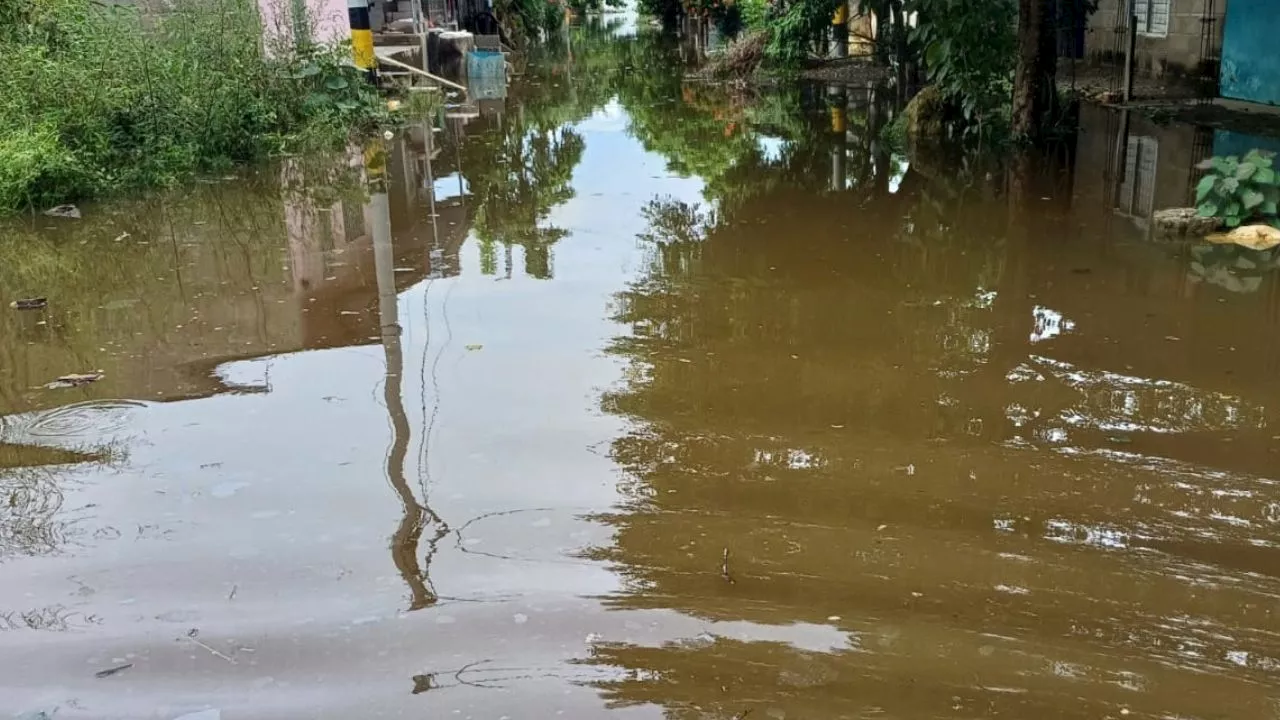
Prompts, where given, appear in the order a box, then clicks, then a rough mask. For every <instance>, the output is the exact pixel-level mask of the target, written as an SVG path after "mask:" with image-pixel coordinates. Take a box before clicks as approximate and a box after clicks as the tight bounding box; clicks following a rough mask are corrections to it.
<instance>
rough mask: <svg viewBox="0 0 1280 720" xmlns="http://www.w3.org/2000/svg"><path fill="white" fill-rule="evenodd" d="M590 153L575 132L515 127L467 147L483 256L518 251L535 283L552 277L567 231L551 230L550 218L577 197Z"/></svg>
mask: <svg viewBox="0 0 1280 720" xmlns="http://www.w3.org/2000/svg"><path fill="white" fill-rule="evenodd" d="M584 147H585V143H584V142H583V140H582V136H581V135H579V134H578V133H577V132H576V131H574V130H573V129H572V128H568V127H559V128H555V129H545V130H542V129H528V128H525V127H523V126H521V125H518V124H515V123H512V124H509V125H507V126H505V127H503V128H501V129H500V130H498V131H497V132H492V133H488V134H485V135H483V136H480V137H477V138H474V139H472V140H471V141H468V143H467V144H466V145H464V146H463V150H462V152H463V161H462V162H463V168H464V169H465V172H466V175H467V181H468V186H469V187H470V188H471V193H472V196H473V198H472V202H473V203H474V207H475V210H474V215H473V217H474V219H475V220H474V222H475V233H476V237H477V238H478V239H479V241H480V243H481V246H482V250H481V252H482V254H487V255H491V254H492V252H493V250H492V248H493V244H494V243H501V244H504V245H508V246H511V245H518V246H520V247H522V248H523V249H524V257H525V272H526V273H527V274H528V275H529V276H530V277H535V278H549V277H551V273H552V268H551V246H552V245H554V244H555V243H556V241H558V240H559V239H560V238H562V237H564V236H565V234H566V231H565V230H563V229H562V228H558V227H554V226H550V225H547V222H546V221H547V217H548V215H549V214H550V212H551V209H552V208H554V207H555V206H557V205H560V204H562V203H564V202H566V201H568V200H569V199H571V198H572V197H573V192H574V191H573V187H572V185H571V184H570V181H571V179H572V177H573V169H574V168H575V167H577V164H578V162H579V161H580V160H581V159H582V151H583V149H584Z"/></svg>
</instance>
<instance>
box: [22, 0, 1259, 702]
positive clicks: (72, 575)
mask: <svg viewBox="0 0 1280 720" xmlns="http://www.w3.org/2000/svg"><path fill="white" fill-rule="evenodd" d="M701 42H702V39H698V40H697V42H695V41H694V40H690V39H688V38H686V40H685V41H684V42H681V43H675V42H666V41H664V40H663V39H662V38H660V37H658V36H657V35H655V34H651V33H649V32H647V31H644V30H643V29H642V30H641V31H640V32H639V34H635V35H632V34H631V31H630V30H628V29H627V28H623V27H618V26H616V23H615V25H614V26H609V27H603V26H600V25H598V24H595V25H592V26H590V27H586V28H579V29H575V30H574V32H573V33H572V34H571V36H570V37H569V39H568V40H567V41H566V42H564V43H562V44H557V45H555V46H554V47H552V48H550V49H548V50H547V51H546V52H545V53H543V54H542V56H539V57H534V58H531V60H530V64H529V67H528V68H527V70H526V71H525V74H524V77H523V78H522V79H521V80H520V81H518V82H517V83H515V84H513V85H512V87H511V88H509V89H505V90H504V89H502V88H497V89H494V88H475V89H473V93H472V97H473V101H472V102H471V103H468V104H466V105H463V106H458V107H450V108H448V109H446V110H445V111H443V112H442V113H441V116H440V117H438V118H436V120H435V121H434V127H432V126H431V123H424V124H423V125H421V126H416V127H411V128H408V129H407V130H406V131H405V132H403V133H401V134H400V135H398V136H396V137H395V138H394V139H392V140H389V141H387V142H386V143H385V144H383V145H382V146H381V147H377V148H373V149H366V150H365V151H364V152H363V153H361V152H359V151H358V150H357V151H355V152H353V153H352V154H351V155H350V156H349V157H336V158H330V159H327V160H324V161H308V162H299V161H294V162H287V163H285V164H284V165H283V166H282V167H280V168H278V169H277V168H273V169H270V170H263V171H261V172H259V173H241V177H238V178H225V179H219V178H211V179H209V180H208V181H207V182H203V183H199V184H197V185H195V186H193V187H191V188H186V189H183V190H181V191H177V192H174V193H171V194H168V195H164V196H159V197H154V198H148V199H145V200H135V201H120V202H117V203H107V204H103V205H98V206H89V207H85V208H83V210H84V213H83V218H82V219H80V220H68V219H62V218H46V217H37V218H36V219H31V218H26V219H24V220H21V221H19V222H16V223H13V224H11V225H9V226H6V227H5V229H4V230H3V231H0V671H2V672H0V717H9V716H11V715H12V716H14V717H24V718H45V717H49V718H52V717H56V718H58V719H59V720H61V719H62V718H94V719H108V718H110V719H114V718H120V719H124V718H130V719H133V718H156V719H158V720H171V719H173V718H177V717H180V716H183V715H185V714H188V713H196V712H199V711H202V710H215V711H217V712H216V713H206V714H205V715H200V716H197V717H198V718H199V719H200V720H208V719H209V718H213V717H220V718H222V719H223V720H240V719H241V718H254V719H258V718H263V719H267V718H270V719H276V718H279V719H285V718H326V719H328V718H332V719H334V720H348V719H350V718H424V719H425V718H433V719H434V718H475V719H477V720H479V719H489V720H499V719H500V718H509V719H511V720H517V719H521V718H553V717H566V718H594V717H610V718H612V717H619V718H628V717H633V718H679V719H681V720H684V719H691V718H718V719H721V720H730V719H731V718H737V719H742V718H748V717H749V718H750V719H751V720H764V719H766V718H769V719H775V720H782V719H784V718H785V719H806V720H808V719H812V718H902V719H917V718H1055V719H1057V718H1061V719H1072V720H1076V719H1079V720H1084V719H1086V718H1088V719H1091V720H1096V719H1101V718H1121V717H1125V718H1150V719H1152V720H1154V719H1157V718H1158V719H1162V720H1173V719H1175V718H1176V719H1178V720H1192V719H1196V720H1209V719H1211V718H1241V719H1243V718H1280V538H1278V536H1277V531H1278V530H1280V486H1277V479H1280V470H1277V468H1280V425H1278V424H1277V423H1280V416H1278V412H1280V382H1277V375H1278V373H1280V273H1278V272H1277V268H1278V267H1280V251H1270V252H1256V251H1249V250H1244V249H1241V248H1236V247H1230V246H1203V247H1183V246H1175V245H1169V244H1159V243H1156V242H1153V241H1151V240H1150V239H1149V238H1148V234H1149V228H1148V225H1149V219H1150V217H1151V213H1152V212H1153V211H1154V210H1159V209H1162V208H1165V207H1170V206H1184V205H1187V204H1189V202H1188V200H1189V198H1190V194H1191V193H1192V191H1193V189H1194V185H1195V175H1194V171H1193V170H1192V167H1193V166H1194V164H1195V163H1196V162H1199V161H1200V160H1202V159H1204V158H1205V157H1207V156H1209V155H1211V154H1214V153H1221V152H1224V151H1239V149H1240V147H1242V146H1243V147H1244V148H1245V149H1247V148H1248V147H1255V146H1260V147H1267V146H1268V145H1267V143H1269V142H1274V141H1270V140H1266V139H1254V138H1247V137H1241V136H1238V135H1234V134H1231V133H1225V132H1222V131H1214V130H1211V129H1206V128H1195V127H1191V126H1180V125H1176V124H1173V125H1156V124H1153V123H1151V122H1149V121H1147V120H1145V119H1143V118H1141V117H1138V116H1136V115H1134V116H1131V117H1130V116H1124V115H1120V114H1116V113H1111V112H1109V111H1105V110H1101V109H1097V108H1090V107H1085V108H1082V109H1081V110H1080V131H1079V133H1078V135H1077V136H1076V137H1074V138H1071V139H1069V140H1067V141H1064V142H1063V143H1062V146H1061V147H1060V148H1059V150H1060V152H1058V153H1057V154H1056V155H1054V156H1052V157H1049V158H1044V159H1040V160H1038V161H1036V162H1034V163H1029V164H1022V166H1021V167H1019V166H1018V165H1019V164H1018V163H1013V164H1012V165H1011V166H1010V167H996V166H995V165H994V164H993V165H991V166H987V165H986V164H982V163H977V162H974V161H964V160H958V159H953V158H947V157H939V156H938V154H937V153H924V152H907V151H906V150H902V149H893V148H891V147H889V146H888V145H887V144H886V143H885V141H884V140H882V139H881V133H880V129H881V128H882V127H883V126H884V124H885V123H886V121H887V119H888V118H889V117H890V116H891V114H892V111H893V107H894V103H893V102H892V101H891V99H890V98H889V97H888V93H885V92H883V91H880V90H878V89H877V88H874V87H865V86H859V87H843V86H840V87H828V86H823V85H806V84H787V85H786V86H785V87H781V88H775V89H771V90H767V91H762V92H760V93H759V94H756V95H751V96H745V95H742V94H737V93H731V92H729V91H728V90H727V89H725V88H722V87H715V86H710V85H705V84H699V83H696V82H692V81H687V80H684V79H683V73H684V69H685V65H686V64H692V63H694V62H696V61H697V56H698V55H699V53H700V52H702V50H703V48H702V47H701V46H700V45H701ZM366 185H368V187H369V190H366V189H365V187H366ZM31 297H47V299H48V305H47V307H45V308H40V309H34V310H16V309H11V308H9V307H8V306H9V303H10V301H13V300H17V299H21V298H31ZM98 372H100V373H102V377H101V379H99V380H97V381H96V382H91V383H87V384H83V385H77V386H75V387H61V388H58V387H54V388H49V387H46V385H47V384H49V383H51V382H52V381H54V380H55V379H56V378H58V377H60V376H64V375H67V374H69V373H98ZM41 713H43V714H41Z"/></svg>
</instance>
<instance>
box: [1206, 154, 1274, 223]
mask: <svg viewBox="0 0 1280 720" xmlns="http://www.w3.org/2000/svg"><path fill="white" fill-rule="evenodd" d="M1274 158H1275V154H1274V153H1270V152H1264V151H1260V150H1250V151H1249V152H1248V153H1246V154H1245V156H1244V159H1241V158H1239V157H1237V156H1235V155H1227V156H1225V157H1214V158H1210V159H1209V160H1206V161H1205V162H1203V163H1201V164H1200V165H1198V166H1197V167H1198V168H1200V169H1201V170H1207V171H1208V172H1207V173H1206V175H1205V176H1204V177H1203V178H1201V179H1200V182H1199V184H1198V185H1196V206H1197V207H1196V212H1197V213H1198V214H1199V215H1200V217H1214V218H1219V219H1221V220H1222V222H1223V224H1225V225H1226V226H1227V227H1232V228H1234V227H1239V226H1240V225H1242V224H1244V223H1255V222H1256V223H1266V224H1268V225H1271V226H1273V227H1280V217H1278V215H1280V213H1277V203H1278V202H1280V176H1278V175H1277V173H1276V170H1275V168H1274V167H1273V163H1274Z"/></svg>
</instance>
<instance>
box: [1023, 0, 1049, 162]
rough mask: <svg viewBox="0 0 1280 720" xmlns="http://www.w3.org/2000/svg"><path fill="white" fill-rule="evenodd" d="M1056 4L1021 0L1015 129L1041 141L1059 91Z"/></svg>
mask: <svg viewBox="0 0 1280 720" xmlns="http://www.w3.org/2000/svg"><path fill="white" fill-rule="evenodd" d="M1056 7H1057V3H1055V2H1054V0H1018V71H1017V75H1016V76H1015V77H1014V81H1013V132H1014V134H1015V135H1021V136H1023V137H1027V138H1030V139H1032V140H1039V139H1040V138H1042V137H1044V134H1045V131H1046V130H1047V129H1048V127H1049V125H1050V124H1051V123H1052V121H1053V111H1054V109H1055V105H1056V104H1057V98H1058V90H1057V87H1056V85H1055V83H1056V79H1057V74H1058V37H1057V23H1056V20H1057V13H1056V12H1055V9H1056Z"/></svg>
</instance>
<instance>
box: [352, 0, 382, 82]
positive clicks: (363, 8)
mask: <svg viewBox="0 0 1280 720" xmlns="http://www.w3.org/2000/svg"><path fill="white" fill-rule="evenodd" d="M347 19H348V20H349V21H350V22H351V59H352V60H353V61H354V62H355V64H356V67H358V68H360V69H361V70H364V71H365V74H366V75H368V77H369V82H371V83H376V82H377V81H378V77H377V73H376V71H375V69H374V68H376V67H377V65H378V60H377V58H376V57H375V56H374V54H373V25H372V24H371V23H370V21H369V2H368V0H347Z"/></svg>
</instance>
